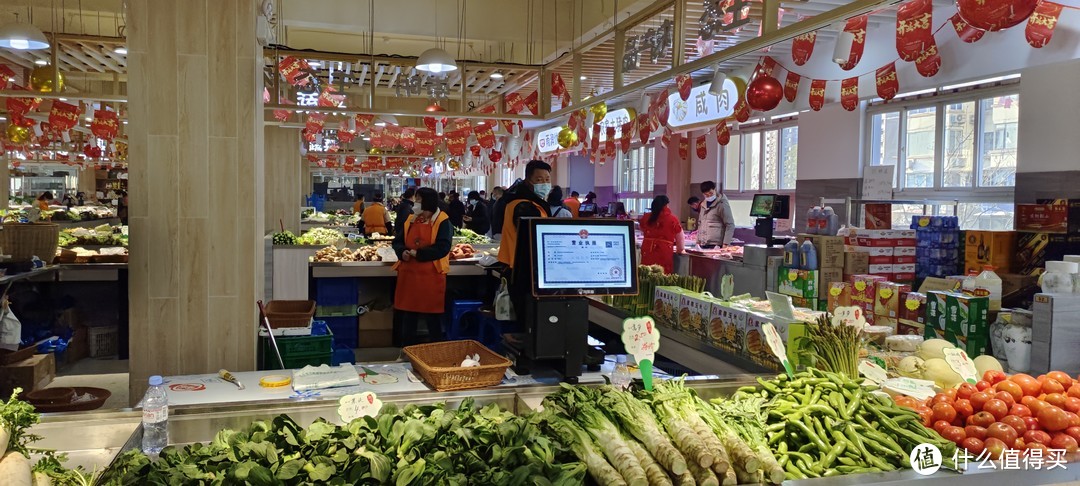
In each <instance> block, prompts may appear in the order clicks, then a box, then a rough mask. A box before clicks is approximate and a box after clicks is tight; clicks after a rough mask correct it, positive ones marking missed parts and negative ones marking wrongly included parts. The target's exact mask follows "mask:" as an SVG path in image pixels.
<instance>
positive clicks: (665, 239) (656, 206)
mask: <svg viewBox="0 0 1080 486" xmlns="http://www.w3.org/2000/svg"><path fill="white" fill-rule="evenodd" d="M670 202H671V201H670V200H668V197H667V196H664V195H660V196H656V197H655V198H653V202H652V212H650V213H648V214H646V215H643V216H642V217H641V231H642V233H644V234H645V239H644V240H642V242H641V264H642V265H660V266H661V267H664V273H673V267H674V265H675V250H674V249H675V248H678V251H679V253H682V252H683V229H682V225H681V224H679V219H678V218H676V217H675V215H674V214H671V209H670V208H668V203H670Z"/></svg>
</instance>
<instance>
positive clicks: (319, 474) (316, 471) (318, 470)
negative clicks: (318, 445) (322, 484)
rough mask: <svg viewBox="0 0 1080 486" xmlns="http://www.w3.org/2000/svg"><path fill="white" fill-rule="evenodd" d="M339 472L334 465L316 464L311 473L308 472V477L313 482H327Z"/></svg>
mask: <svg viewBox="0 0 1080 486" xmlns="http://www.w3.org/2000/svg"><path fill="white" fill-rule="evenodd" d="M335 472H337V468H335V467H334V465H333V464H316V465H315V467H314V468H312V470H311V471H309V472H308V477H309V478H311V480H312V481H327V480H329V479H330V477H331V476H333V475H334V473H335Z"/></svg>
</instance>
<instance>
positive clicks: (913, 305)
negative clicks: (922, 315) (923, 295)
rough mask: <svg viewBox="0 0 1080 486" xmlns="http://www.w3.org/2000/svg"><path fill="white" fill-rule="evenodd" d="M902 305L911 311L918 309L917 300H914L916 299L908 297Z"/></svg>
mask: <svg viewBox="0 0 1080 486" xmlns="http://www.w3.org/2000/svg"><path fill="white" fill-rule="evenodd" d="M904 306H905V307H907V308H908V310H912V311H913V310H918V308H919V301H918V300H916V299H908V300H906V301H904Z"/></svg>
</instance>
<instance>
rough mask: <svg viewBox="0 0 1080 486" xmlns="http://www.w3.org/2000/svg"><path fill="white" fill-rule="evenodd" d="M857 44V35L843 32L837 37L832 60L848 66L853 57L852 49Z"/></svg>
mask: <svg viewBox="0 0 1080 486" xmlns="http://www.w3.org/2000/svg"><path fill="white" fill-rule="evenodd" d="M853 44H855V34H854V33H851V32H848V31H846V30H845V31H841V32H840V35H838V36H837V37H836V47H835V48H833V55H832V60H833V62H835V63H837V64H846V63H847V62H848V59H849V58H850V57H851V47H852V45H853Z"/></svg>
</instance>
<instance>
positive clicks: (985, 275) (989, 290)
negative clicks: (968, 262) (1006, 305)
mask: <svg viewBox="0 0 1080 486" xmlns="http://www.w3.org/2000/svg"><path fill="white" fill-rule="evenodd" d="M973 283H974V285H975V295H976V296H978V297H989V298H990V310H991V311H999V310H1001V277H998V275H997V274H996V273H994V267H991V266H989V265H984V266H983V271H982V273H980V274H979V275H978V276H976V277H975V278H974V279H973Z"/></svg>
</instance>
